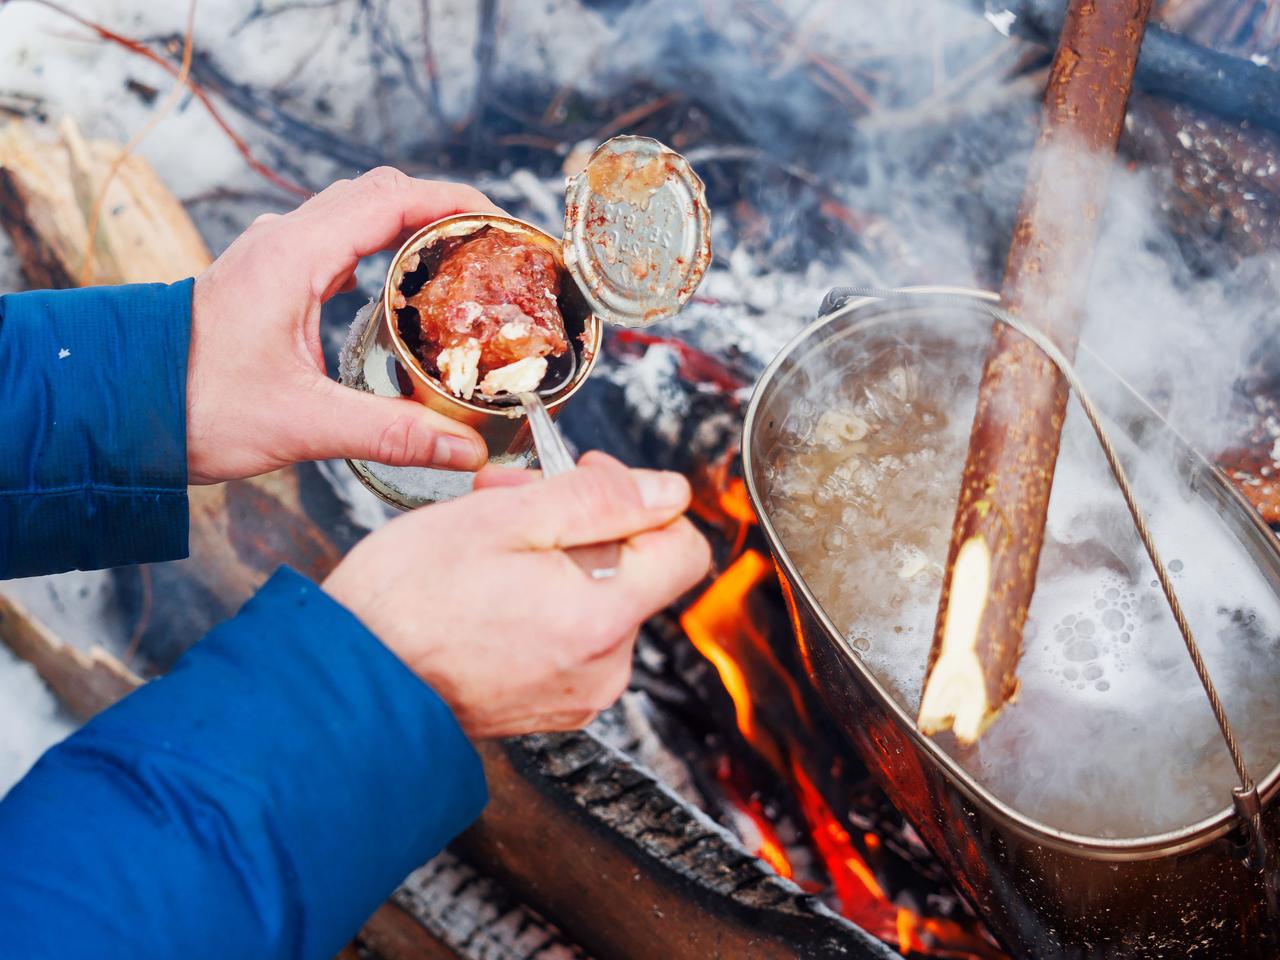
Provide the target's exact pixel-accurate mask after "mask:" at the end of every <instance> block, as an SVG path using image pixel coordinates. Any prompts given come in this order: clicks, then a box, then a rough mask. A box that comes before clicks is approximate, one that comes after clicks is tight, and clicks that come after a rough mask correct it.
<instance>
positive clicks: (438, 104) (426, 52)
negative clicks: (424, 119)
mask: <svg viewBox="0 0 1280 960" xmlns="http://www.w3.org/2000/svg"><path fill="white" fill-rule="evenodd" d="M420 7H421V10H422V65H423V67H424V68H425V69H426V71H427V82H428V83H429V84H430V86H429V87H428V90H427V92H428V95H429V97H430V99H429V100H428V103H430V104H431V112H432V113H433V114H434V115H435V118H436V122H437V123H439V124H440V129H441V130H446V129H448V127H449V121H448V118H446V117H445V115H444V103H443V101H442V99H441V96H440V73H439V70H438V69H437V68H436V53H435V47H434V46H432V44H431V0H421V4H420Z"/></svg>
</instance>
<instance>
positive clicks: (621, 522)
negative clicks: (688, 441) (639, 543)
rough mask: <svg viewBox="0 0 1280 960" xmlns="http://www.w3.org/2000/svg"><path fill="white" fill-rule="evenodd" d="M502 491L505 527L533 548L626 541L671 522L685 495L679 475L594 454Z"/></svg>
mask: <svg viewBox="0 0 1280 960" xmlns="http://www.w3.org/2000/svg"><path fill="white" fill-rule="evenodd" d="M496 492H498V491H495V493H496ZM501 492H502V493H504V494H506V495H507V496H508V499H509V504H510V507H511V509H512V511H513V514H514V516H513V522H512V523H510V524H508V525H507V527H508V529H510V530H511V532H512V535H513V536H514V537H516V538H517V539H518V540H519V541H520V543H519V546H521V547H523V548H529V549H535V550H553V549H562V548H565V547H574V546H578V545H580V544H586V543H605V542H608V541H611V540H623V539H626V538H627V537H630V536H633V535H635V534H637V533H641V532H643V531H645V530H651V529H653V528H655V527H660V526H663V525H665V524H667V523H670V522H671V520H672V519H674V518H675V517H677V516H679V515H680V514H681V513H683V512H684V509H685V508H686V507H687V506H688V505H689V496H690V492H689V481H687V480H686V479H685V478H684V477H682V476H680V474H678V473H667V472H664V471H658V470H629V469H627V468H626V467H625V466H623V465H622V464H621V463H619V462H618V461H617V460H614V459H613V458H612V457H609V456H605V455H604V454H601V453H594V452H593V453H588V454H586V455H585V456H584V457H583V458H582V460H581V461H579V463H578V468H577V469H576V470H571V471H569V472H568V473H565V474H561V475H560V476H558V477H551V478H550V479H547V480H542V481H539V482H536V483H528V484H524V485H520V486H515V487H509V488H508V489H506V490H503V491H501Z"/></svg>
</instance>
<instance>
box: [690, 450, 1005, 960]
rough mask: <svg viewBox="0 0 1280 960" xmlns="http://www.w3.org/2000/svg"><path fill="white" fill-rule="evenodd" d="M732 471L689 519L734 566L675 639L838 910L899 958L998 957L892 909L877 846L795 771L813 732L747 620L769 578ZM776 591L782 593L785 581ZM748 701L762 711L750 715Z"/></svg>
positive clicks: (767, 852)
mask: <svg viewBox="0 0 1280 960" xmlns="http://www.w3.org/2000/svg"><path fill="white" fill-rule="evenodd" d="M732 465H733V460H732V458H726V459H725V460H724V462H722V463H721V464H719V465H718V466H717V467H716V468H714V469H713V470H711V471H709V472H708V474H704V475H703V476H701V477H699V478H697V482H695V484H694V502H693V504H692V506H691V508H690V509H691V512H692V513H693V514H695V515H696V516H697V517H698V518H699V519H700V520H702V521H703V522H704V523H706V524H707V525H708V526H711V527H714V528H716V529H718V530H719V531H720V532H721V534H722V535H723V536H724V537H726V538H731V539H732V541H733V549H732V552H731V553H730V556H732V557H735V558H736V559H734V560H733V562H732V563H731V564H730V565H729V567H728V568H727V569H726V570H725V571H724V572H723V573H722V574H721V575H720V576H719V577H717V578H716V579H715V580H714V581H713V582H712V583H711V585H710V586H709V587H708V588H707V589H706V590H705V591H704V592H703V594H702V595H701V596H700V597H698V599H697V600H696V601H694V603H693V604H691V605H690V606H689V608H688V609H687V610H686V611H685V612H684V614H683V615H682V616H681V618H680V624H681V626H682V627H683V628H684V631H685V634H686V635H687V636H688V637H689V640H690V642H692V643H693V645H694V647H695V648H696V649H697V650H698V652H699V653H701V654H702V656H704V657H705V658H706V659H707V660H708V661H709V662H710V663H711V665H712V666H713V667H714V668H715V670H716V672H717V674H718V675H719V677H720V680H721V682H722V683H723V684H724V688H725V690H726V692H727V693H728V695H729V698H730V699H731V700H732V702H733V708H734V720H735V722H736V724H737V727H738V730H739V731H741V733H742V736H743V737H744V738H745V739H746V740H747V742H748V743H749V744H751V746H752V747H753V749H754V750H755V751H756V752H757V753H758V754H759V755H760V756H761V757H762V758H763V759H764V760H765V761H767V762H768V763H769V765H770V766H771V767H772V768H773V769H774V770H775V771H776V772H777V775H778V776H779V777H783V778H785V779H787V780H789V781H790V783H791V785H792V788H793V790H794V792H795V795H796V798H797V800H798V806H799V812H800V813H801V815H802V816H803V819H804V821H805V826H806V827H807V829H808V831H809V835H810V837H811V840H812V843H813V846H814V847H815V848H816V851H817V853H818V855H819V857H820V858H821V860H822V862H823V863H824V864H825V866H826V872H827V874H828V876H829V877H830V880H831V887H832V888H833V890H834V893H835V896H836V899H837V900H838V901H839V905H840V909H841V912H842V913H843V914H844V915H845V916H846V917H847V918H848V919H849V920H851V921H853V922H854V923H856V924H858V925H859V926H861V927H862V928H863V929H864V930H867V931H868V932H869V933H871V934H872V935H873V936H876V937H878V938H879V939H881V940H883V941H885V942H886V943H890V944H896V945H897V946H898V949H899V950H900V951H901V952H902V953H904V954H912V953H915V954H928V955H930V956H932V957H936V958H962V960H997V958H1001V957H1003V954H1001V953H1000V951H999V950H998V949H996V948H995V947H994V946H993V945H992V944H991V943H990V941H988V940H987V939H985V937H984V936H983V935H982V933H981V932H980V930H978V929H970V928H969V927H968V926H966V925H964V924H962V923H959V922H956V921H954V920H947V919H942V918H934V917H922V916H920V915H919V914H917V913H916V912H915V911H913V910H911V909H909V908H907V907H903V906H899V905H897V904H895V903H893V902H892V901H891V900H890V899H889V896H888V894H887V893H886V891H885V889H884V887H883V886H882V885H881V883H880V881H879V879H878V878H877V876H876V874H875V871H874V870H873V869H872V868H871V866H870V865H869V864H868V862H867V860H866V857H865V856H864V854H863V851H865V852H866V855H867V856H870V857H871V858H872V860H873V861H874V860H875V859H876V858H877V857H878V856H881V855H882V853H883V850H882V848H883V844H882V842H881V840H880V838H879V837H877V836H876V835H875V834H874V833H866V834H863V835H862V836H861V837H860V838H859V839H860V841H861V843H862V847H861V849H859V846H858V843H857V842H856V841H855V840H854V838H853V837H852V836H851V835H850V834H849V832H848V830H847V829H846V828H845V827H844V825H843V824H842V822H841V820H840V818H839V817H838V816H836V814H835V813H834V812H833V811H832V809H831V807H830V805H829V804H828V803H827V800H826V798H825V797H824V796H823V793H822V791H821V790H820V789H819V788H818V786H817V785H816V784H815V783H814V778H813V777H812V776H811V775H810V771H809V769H808V768H806V766H805V762H804V761H805V759H806V757H807V755H806V753H805V752H804V748H803V744H804V742H805V739H804V738H805V737H806V736H807V735H809V734H813V735H815V736H816V733H814V725H813V720H812V718H811V717H810V714H809V712H808V707H807V705H806V702H805V698H804V695H803V694H802V692H801V690H800V687H799V685H798V684H797V682H796V680H795V678H794V677H793V676H792V675H791V672H790V671H789V670H787V669H786V668H785V667H784V666H783V665H782V663H781V662H780V661H779V660H778V658H777V654H776V653H775V652H774V648H773V644H772V642H771V640H770V637H769V635H768V633H767V630H766V628H765V627H764V626H762V625H761V624H759V623H757V622H756V621H755V620H754V619H753V615H752V607H751V600H752V592H753V591H754V590H755V589H756V588H757V587H759V586H761V585H762V584H763V583H764V581H765V580H766V579H767V578H769V577H770V576H771V575H772V572H773V571H772V565H771V563H770V561H769V559H768V558H767V556H765V555H764V554H762V553H761V552H760V551H758V550H754V549H746V542H747V537H748V535H749V534H750V532H751V529H752V527H753V526H754V525H755V515H754V513H753V511H752V509H751V502H750V499H749V498H748V496H747V491H746V486H745V484H744V483H743V481H742V480H741V479H739V478H735V477H732V476H731V475H730V471H731V469H732ZM782 588H783V590H784V592H785V591H786V588H787V584H786V583H785V581H783V582H782ZM765 622H767V621H765ZM793 626H795V624H794V623H793ZM802 654H803V651H802ZM753 695H754V696H756V697H759V698H760V703H761V704H767V706H768V709H767V710H766V711H763V713H762V714H761V715H759V716H758V711H757V708H756V706H755V704H754V702H753V699H752V698H753ZM782 708H786V709H785V710H782ZM780 710H782V712H779V711H780ZM775 728H777V729H775ZM724 786H725V787H726V791H727V793H728V794H729V799H730V800H731V802H733V804H734V805H735V806H736V807H737V808H738V809H739V810H740V811H741V812H742V813H743V814H744V815H745V816H746V817H747V818H749V819H750V821H751V822H752V823H753V824H754V826H755V828H756V832H757V834H758V838H756V839H755V841H754V843H753V845H755V846H757V849H756V851H755V853H756V856H758V857H760V858H761V859H762V860H764V861H765V862H766V863H768V864H769V865H770V866H771V867H773V869H774V870H775V871H776V872H777V873H778V874H779V875H781V876H783V877H787V878H789V879H794V878H793V873H794V871H793V868H792V864H791V863H790V861H789V860H788V858H787V855H786V851H785V849H784V847H783V844H782V843H781V840H780V838H779V837H778V833H777V830H776V829H775V828H774V826H773V824H772V822H771V821H770V820H769V817H768V816H767V814H766V813H765V812H764V809H763V807H762V806H761V804H760V803H759V801H758V800H756V799H754V798H752V799H750V800H748V799H745V798H744V797H743V796H742V795H741V794H740V793H739V791H738V789H737V788H735V787H734V786H733V785H731V784H730V783H728V782H725V783H724Z"/></svg>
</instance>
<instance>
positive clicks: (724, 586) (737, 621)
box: [680, 550, 769, 743]
mask: <svg viewBox="0 0 1280 960" xmlns="http://www.w3.org/2000/svg"><path fill="white" fill-rule="evenodd" d="M768 573H769V563H768V561H767V560H765V558H764V557H762V556H761V555H760V554H759V553H757V552H756V551H754V550H748V551H747V552H746V553H744V554H743V555H742V556H740V557H738V559H737V560H735V561H734V562H733V565H732V566H730V567H729V569H728V570H726V571H725V572H724V573H723V574H721V575H720V577H719V578H717V579H716V581H715V582H714V583H713V584H711V586H710V587H708V588H707V591H706V592H705V593H704V594H703V595H702V596H700V597H699V598H698V599H697V600H696V601H695V602H694V603H693V604H692V605H691V606H690V607H689V609H688V610H686V611H685V612H684V615H683V616H681V617H680V625H681V626H682V627H684V632H685V633H686V634H688V636H689V640H690V641H691V642H692V643H693V645H694V646H695V647H696V648H697V650H698V652H699V653H700V654H702V655H703V656H704V657H706V658H707V659H708V660H710V661H711V665H712V666H713V667H715V668H716V672H717V673H718V674H720V680H721V682H722V683H724V688H725V690H727V691H728V693H729V697H730V699H732V700H733V709H734V714H735V717H736V720H737V724H738V729H739V730H741V731H742V735H743V736H744V737H746V738H747V741H748V742H750V743H754V742H755V741H756V730H755V720H754V714H753V711H752V709H751V691H750V689H749V687H748V684H747V678H746V676H745V675H744V674H743V672H742V668H741V667H740V666H739V665H738V662H737V661H736V660H735V659H734V658H733V656H732V654H731V653H730V652H729V650H728V648H727V646H726V645H725V644H724V643H723V642H722V641H721V639H720V638H721V637H725V636H728V637H733V636H736V635H738V633H739V632H740V630H741V628H742V623H743V622H742V606H743V603H744V601H745V600H746V597H747V594H749V593H750V592H751V591H752V589H753V588H754V587H755V586H756V584H758V583H759V582H760V581H761V580H762V579H764V577H765V576H766V575H767V574H768Z"/></svg>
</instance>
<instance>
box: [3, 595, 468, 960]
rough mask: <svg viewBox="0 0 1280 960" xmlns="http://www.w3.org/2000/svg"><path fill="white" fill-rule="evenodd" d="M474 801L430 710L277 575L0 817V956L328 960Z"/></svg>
mask: <svg viewBox="0 0 1280 960" xmlns="http://www.w3.org/2000/svg"><path fill="white" fill-rule="evenodd" d="M485 799H486V796H485V783H484V774H483V771H482V768H481V765H480V761H479V758H478V756H477V755H476V753H475V751H474V750H473V749H472V747H471V745H470V744H469V743H468V742H467V740H466V738H465V737H464V735H463V733H462V731H461V729H460V728H459V726H458V724H457V721H456V720H455V719H454V717H453V715H452V713H451V712H450V711H449V708H448V707H447V706H446V705H445V703H444V702H443V701H442V700H441V699H440V698H439V697H438V696H437V695H436V694H435V693H434V692H432V690H431V689H430V688H429V687H427V686H426V685H425V684H424V683H422V682H421V681H420V680H419V679H418V678H417V677H415V676H414V675H413V674H412V673H410V672H409V670H408V669H407V668H406V667H405V666H404V665H403V664H402V663H401V662H400V660H398V659H397V658H396V657H395V655H394V654H392V653H391V652H390V651H389V650H388V649H387V648H386V647H384V646H383V645H382V644H381V643H379V642H378V641H377V639H375V638H374V637H373V636H372V635H371V634H369V632H368V631H367V630H365V629H364V627H363V626H361V624H360V623H359V621H357V620H356V618H355V617H353V616H352V615H351V614H350V613H348V612H347V611H346V609H345V608H343V607H341V606H339V605H338V604H337V603H336V602H334V601H333V600H331V599H329V598H328V597H327V596H326V595H325V594H324V593H323V592H322V591H321V590H320V589H319V588H318V587H316V586H315V585H314V584H312V583H311V582H310V581H309V580H307V579H305V578H304V577H301V576H299V575H298V574H296V573H293V572H292V571H289V570H282V571H280V572H279V573H277V574H276V575H275V576H274V577H273V578H272V579H271V580H270V581H269V582H268V583H267V585H266V586H265V587H263V589H262V591H261V592H260V593H259V594H258V595H257V596H256V597H255V598H254V599H253V600H251V601H250V602H249V603H248V604H247V605H246V606H245V608H244V609H243V610H242V611H241V613H240V614H239V616H237V617H236V618H235V619H233V620H231V621H229V622H227V623H225V624H223V625H222V626H220V627H218V628H217V629H215V630H213V631H212V632H211V633H210V634H209V635H208V636H207V637H206V638H205V639H204V640H202V641H201V642H200V643H198V644H197V645H196V646H195V647H193V648H192V649H191V650H190V651H189V652H188V653H187V654H186V655H185V656H184V657H183V658H182V659H181V660H180V661H179V662H178V664H177V666H176V667H175V669H174V670H173V671H172V672H171V673H170V674H168V675H167V676H165V677H163V678H161V679H159V680H154V681H152V682H151V683H148V684H147V685H146V686H145V687H143V688H142V689H140V690H138V691H137V692H135V693H133V694H131V695H130V696H128V697H126V698H125V699H124V700H122V701H121V702H120V703H118V704H117V705H116V706H114V707H112V708H111V709H109V710H107V711H105V712H103V713H102V714H100V715H99V716H98V717H96V718H95V719H93V720H92V721H90V722H89V723H88V724H87V725H86V726H85V727H84V728H82V729H81V730H80V731H79V732H77V733H76V734H74V735H73V736H71V737H70V738H68V739H67V740H66V741H64V742H63V743H62V744H60V745H58V746H56V747H54V748H52V749H51V750H50V751H49V752H48V753H46V754H45V755H44V757H42V758H41V759H40V761H39V762H38V763H37V764H36V766H35V767H34V768H33V769H32V771H31V772H30V773H29V774H28V775H27V777H26V778H25V779H24V780H22V781H21V782H20V783H18V784H17V786H15V787H14V788H13V790H12V791H11V792H10V794H9V795H8V797H7V798H5V800H4V801H3V802H2V803H0V948H2V949H0V953H3V954H4V955H5V956H14V957H24V958H29V960H46V958H55V957H57V958H65V957H93V958H95V960H124V958H137V957H178V958H182V960H204V958H208V960H215V958H216V960H225V958H227V957H255V958H281V960H283V958H315V960H331V958H332V957H333V955H334V954H335V953H336V952H337V951H338V950H339V949H340V948H341V946H342V945H343V944H344V943H345V942H346V941H348V940H349V939H350V938H351V936H352V935H353V934H354V933H355V932H356V930H357V929H358V928H359V927H360V925H361V924H362V923H363V922H364V921H365V920H366V919H367V918H368V916H369V915H370V914H371V913H372V912H373V911H374V910H375V909H376V907H377V906H378V904H379V903H381V902H382V900H383V899H385V898H386V897H387V896H388V895H389V894H390V893H391V891H392V890H393V889H394V888H395V886H396V885H397V884H398V883H399V882H400V881H401V880H402V879H403V878H404V877H405V876H406V875H407V874H408V873H409V872H411V871H412V870H413V869H415V868H417V867H418V866H419V865H421V864H422V863H423V862H424V861H426V860H427V859H429V858H430V857H431V856H432V855H434V854H435V853H436V852H437V851H438V850H440V849H441V847H443V845H444V844H445V843H447V842H448V841H449V840H450V839H451V838H452V837H453V836H454V835H455V834H457V833H458V832H459V831H461V830H462V829H463V828H464V827H466V826H467V824H468V823H469V822H470V821H471V820H472V819H473V818H474V817H476V816H477V815H478V814H479V812H480V810H481V808H482V807H483V805H484V803H485Z"/></svg>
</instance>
